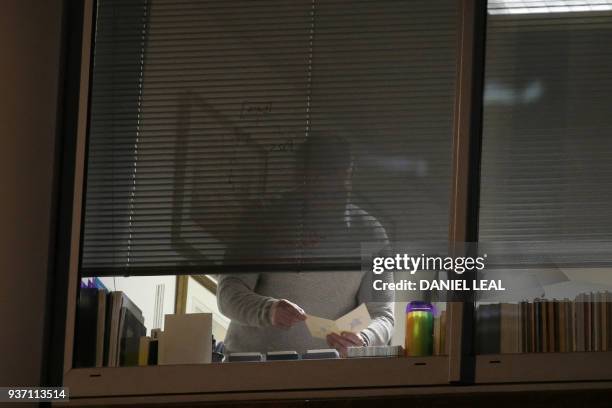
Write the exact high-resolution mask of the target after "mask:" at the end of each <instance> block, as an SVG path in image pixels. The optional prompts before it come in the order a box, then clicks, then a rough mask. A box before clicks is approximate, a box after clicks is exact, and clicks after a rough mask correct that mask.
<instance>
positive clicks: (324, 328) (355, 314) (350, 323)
mask: <svg viewBox="0 0 612 408" xmlns="http://www.w3.org/2000/svg"><path fill="white" fill-rule="evenodd" d="M371 320H372V319H371V317H370V313H368V308H367V307H366V305H365V303H362V304H361V305H360V306H359V307H357V308H355V309H353V310H352V311H350V312H349V313H347V314H345V315H344V316H342V317H340V318H338V319H336V320H329V319H324V318H322V317H318V316H312V315H308V316H307V318H306V327H308V330H309V331H310V334H311V335H312V337H317V338H320V339H324V338H325V337H326V336H327V335H328V334H329V333H338V334H340V333H341V332H344V331H350V332H353V333H357V332H359V331H361V330H363V329H365V328H366V327H368V325H369V324H370V321H371Z"/></svg>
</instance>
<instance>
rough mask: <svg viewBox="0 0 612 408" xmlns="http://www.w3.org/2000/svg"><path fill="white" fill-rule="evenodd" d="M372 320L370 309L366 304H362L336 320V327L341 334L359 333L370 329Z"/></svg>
mask: <svg viewBox="0 0 612 408" xmlns="http://www.w3.org/2000/svg"><path fill="white" fill-rule="evenodd" d="M371 320H372V319H371V318H370V313H368V308H367V307H366V305H365V303H362V304H361V305H359V307H357V308H355V309H353V310H352V311H350V312H348V313H347V314H345V315H344V316H342V317H340V318H338V319H336V326H337V327H338V330H340V331H341V332H343V331H347V332H353V333H357V332H360V331H361V330H363V329H365V328H366V327H368V326H369V325H370V321H371Z"/></svg>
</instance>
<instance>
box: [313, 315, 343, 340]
mask: <svg viewBox="0 0 612 408" xmlns="http://www.w3.org/2000/svg"><path fill="white" fill-rule="evenodd" d="M306 327H308V330H309V331H310V334H311V335H312V337H317V338H319V339H324V338H325V337H326V336H327V335H328V334H329V333H333V332H336V333H338V327H336V322H335V321H333V320H329V319H324V318H322V317H317V316H311V315H307V316H306Z"/></svg>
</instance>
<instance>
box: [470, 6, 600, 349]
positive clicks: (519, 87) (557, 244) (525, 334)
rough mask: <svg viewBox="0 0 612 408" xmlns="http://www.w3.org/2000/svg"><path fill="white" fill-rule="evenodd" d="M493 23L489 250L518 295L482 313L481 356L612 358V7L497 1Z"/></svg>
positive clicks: (486, 168) (488, 92)
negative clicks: (606, 354) (611, 317)
mask: <svg viewBox="0 0 612 408" xmlns="http://www.w3.org/2000/svg"><path fill="white" fill-rule="evenodd" d="M489 14H490V15H489V17H488V23H487V24H488V26H487V46H486V66H485V93H484V120H483V136H482V138H483V148H482V184H481V202H480V226H479V228H480V244H481V245H483V246H485V247H488V248H491V249H492V250H493V251H496V254H497V255H498V257H499V258H498V259H500V260H502V261H503V262H500V263H503V264H504V266H503V267H502V266H499V265H498V267H497V268H496V270H494V271H489V273H490V274H492V275H493V274H496V275H497V276H502V275H503V276H504V277H505V278H506V279H507V280H508V281H509V280H512V282H513V283H512V284H513V285H514V290H513V292H512V293H510V294H505V297H506V298H505V302H509V303H504V304H502V305H499V304H482V305H480V306H479V308H478V311H477V315H476V318H477V324H478V326H477V333H476V341H477V348H478V351H479V352H481V353H487V354H488V353H499V352H503V353H518V352H523V353H525V352H555V351H556V352H567V351H605V350H608V349H609V348H608V347H609V346H608V344H607V338H608V337H609V330H610V329H609V323H608V322H607V320H606V319H607V318H606V317H605V316H607V313H608V312H607V310H608V308H609V307H610V305H611V303H609V302H610V301H611V300H612V299H610V298H609V295H608V292H609V291H610V289H612V279H611V278H610V276H611V275H610V271H611V270H610V267H611V266H612V265H611V264H610V256H609V254H610V248H611V245H610V239H611V238H612V210H611V207H610V205H609V202H610V200H611V199H612V189H611V188H610V187H611V185H612V165H611V162H610V160H609V156H610V153H611V152H612V138H610V129H611V128H612V118H611V117H610V115H609V106H610V103H611V102H612V98H611V96H610V95H612V78H611V77H610V72H609V69H608V67H609V66H610V65H611V64H612V49H610V47H609V44H610V41H611V40H612V12H611V11H610V4H609V2H606V1H595V2H590V1H583V2H580V1H578V2H575V1H572V2H569V1H568V2H563V1H561V2H557V1H555V2H548V1H531V2H508V1H490V2H489ZM483 300H486V301H495V300H496V299H495V298H493V299H483ZM589 310H591V311H590V312H589ZM611 310H612V309H611ZM591 312H592V313H591ZM500 325H501V331H500ZM504 325H505V326H504ZM508 333H512V334H508ZM500 334H501V337H500ZM495 336H497V337H495ZM500 340H501V343H500Z"/></svg>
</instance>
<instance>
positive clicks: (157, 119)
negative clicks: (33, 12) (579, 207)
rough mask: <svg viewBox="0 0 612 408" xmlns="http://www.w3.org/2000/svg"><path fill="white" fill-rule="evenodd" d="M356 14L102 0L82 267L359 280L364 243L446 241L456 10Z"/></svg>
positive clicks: (403, 8)
mask: <svg viewBox="0 0 612 408" xmlns="http://www.w3.org/2000/svg"><path fill="white" fill-rule="evenodd" d="M347 4H348V3H347V2H345V1H325V2H312V1H292V2H287V1H258V2H257V3H252V2H231V3H228V2H225V1H207V2H189V1H185V2H178V3H177V2H175V1H163V0H157V1H142V0H141V1H134V0H130V1H127V2H124V1H121V2H119V1H112V0H105V1H100V2H99V6H98V19H97V32H96V43H95V58H94V71H93V89H92V111H91V131H90V135H89V164H88V173H87V194H86V198H85V203H86V212H85V226H84V242H83V258H82V268H83V272H85V273H86V274H89V275H104V274H117V273H120V274H123V273H126V274H133V275H137V274H151V273H188V272H193V273H206V272H209V273H216V272H227V271H230V270H244V269H245V268H247V267H249V268H251V269H252V268H253V267H255V268H260V269H261V268H263V269H267V268H271V267H273V266H274V265H272V264H276V266H277V267H278V268H280V269H285V270H287V269H288V270H305V269H317V270H321V269H325V268H330V267H331V268H334V269H354V268H355V267H357V268H358V267H359V264H360V261H359V249H360V245H361V243H363V242H369V241H370V242H371V241H377V240H378V241H386V240H387V239H388V240H389V241H391V242H400V241H406V240H446V239H447V235H448V220H449V215H448V212H449V195H450V167H451V166H450V163H451V145H452V122H453V106H454V105H453V104H454V94H455V79H456V72H457V68H456V62H457V57H456V44H457V19H458V16H457V10H456V7H457V4H456V3H455V2H451V1H448V2H440V3H436V4H432V3H431V2H427V1H416V2H396V1H388V2H384V3H381V2H372V1H359V2H353V3H351V7H350V10H348V11H347ZM307 140H311V141H312V142H311V143H310V144H313V145H315V146H314V150H313V152H311V153H312V160H310V159H308V160H309V161H308V162H305V160H306V158H305V157H306V156H308V152H304V151H305V150H308V149H310V148H311V147H312V146H311V147H308V148H306V147H305V146H307V145H308V144H305V141H307ZM317 144H318V145H319V146H316V145H317ZM305 154H306V156H305ZM343 161H344V164H343V165H340V167H339V163H343ZM342 166H344V167H346V168H350V173H349V174H347V173H346V172H345V173H341V174H339V175H338V172H339V171H340V172H342V171H343V168H342ZM319 173H320V174H319ZM321 174H323V175H325V177H327V179H329V178H330V177H329V175H330V174H331V175H336V176H335V179H336V180H335V182H336V183H337V185H334V184H333V183H334V180H333V177H331V179H332V181H330V183H331V184H329V183H328V184H329V185H328V187H327V190H326V188H324V187H322V186H324V184H325V183H321V182H320V180H318V181H316V182H312V183H306V181H305V180H307V179H311V178H312V177H315V178H316V177H320V176H321ZM313 175H314V176H313ZM347 184H348V185H347ZM304 185H309V186H312V187H315V186H316V187H317V188H313V189H312V191H310V192H309V193H308V194H309V197H311V200H313V199H314V201H317V202H319V203H323V205H319V206H317V205H310V207H309V209H308V211H306V210H305V209H304V203H305V201H307V200H305V199H304V196H303V195H301V196H300V194H302V193H301V192H300V190H304ZM337 192H342V195H343V196H342V197H341V199H342V200H344V195H346V197H348V199H347V203H348V204H347V205H346V206H344V207H343V208H342V210H341V212H335V211H332V210H330V209H331V208H333V202H334V200H339V199H338V198H337V197H336V198H334V197H335V196H337V195H338V194H337ZM330 203H331V204H332V205H331V206H330V205H328V204H330ZM281 207H282V208H281ZM306 213H308V214H306ZM283 217H284V218H283ZM343 217H344V218H346V220H345V221H347V222H350V221H351V220H352V222H353V226H354V227H353V229H354V231H358V232H357V233H353V234H352V235H351V236H342V235H341V234H338V231H339V226H340V225H341V224H342V222H343ZM364 220H365V221H364ZM281 223H282V225H283V228H278V225H279V224H281ZM362 223H365V224H367V228H366V227H360V225H361V224H362ZM314 224H318V225H319V227H320V228H318V231H319V232H317V233H313V232H312V231H309V229H311V228H309V225H314ZM359 228H361V230H360V231H359ZM271 229H273V230H274V233H272V234H271V233H270V230H271ZM327 238H330V239H332V238H333V239H332V240H335V241H333V242H334V246H333V249H331V247H330V249H329V250H327V251H311V250H310V249H309V246H310V247H311V246H313V245H315V246H316V245H318V242H319V241H321V240H326V239H327ZM266 245H267V248H268V250H267V251H262V248H264V247H266Z"/></svg>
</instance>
